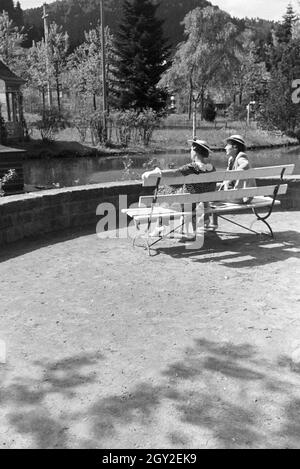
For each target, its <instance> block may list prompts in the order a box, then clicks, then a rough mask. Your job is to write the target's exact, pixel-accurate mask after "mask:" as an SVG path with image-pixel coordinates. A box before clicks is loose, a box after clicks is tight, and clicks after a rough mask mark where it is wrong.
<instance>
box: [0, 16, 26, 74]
mask: <svg viewBox="0 0 300 469" xmlns="http://www.w3.org/2000/svg"><path fill="white" fill-rule="evenodd" d="M23 40H24V34H23V33H22V32H20V31H19V28H18V27H17V26H14V24H13V21H12V20H11V19H10V18H9V16H8V13H7V12H6V11H4V12H3V13H1V14H0V59H1V60H3V62H5V63H6V65H8V66H12V67H13V65H14V62H15V58H16V57H17V56H18V55H19V52H20V50H21V44H22V42H23Z"/></svg>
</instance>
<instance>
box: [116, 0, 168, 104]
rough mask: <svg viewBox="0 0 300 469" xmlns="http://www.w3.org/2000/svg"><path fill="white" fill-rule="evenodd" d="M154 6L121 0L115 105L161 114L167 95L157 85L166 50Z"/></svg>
mask: <svg viewBox="0 0 300 469" xmlns="http://www.w3.org/2000/svg"><path fill="white" fill-rule="evenodd" d="M157 8H158V4H154V3H153V1H151V0H125V1H124V4H123V15H122V20H121V22H120V24H119V28H118V31H117V33H116V42H115V46H116V56H117V64H116V67H115V71H114V75H115V78H116V90H115V93H116V97H117V101H116V102H117V106H118V107H119V108H121V109H129V108H132V109H135V110H137V111H142V110H143V109H146V108H151V109H153V110H154V111H161V110H162V109H163V108H164V107H165V105H166V99H167V93H166V91H165V90H163V89H160V88H158V83H159V81H160V78H161V76H162V74H163V73H164V71H165V70H166V68H167V66H168V57H169V47H168V45H167V42H166V40H165V39H164V37H163V30H162V25H163V21H162V20H159V19H158V18H157V17H156V10H157Z"/></svg>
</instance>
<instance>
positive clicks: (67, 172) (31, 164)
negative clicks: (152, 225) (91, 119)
mask: <svg viewBox="0 0 300 469" xmlns="http://www.w3.org/2000/svg"><path fill="white" fill-rule="evenodd" d="M247 154H248V157H249V159H250V161H251V163H252V166H253V167H259V166H271V165H277V164H284V163H294V164H295V169H294V174H300V147H299V146H297V147H289V148H280V149H268V150H259V151H248V153H247ZM212 158H213V161H214V164H215V166H216V168H217V169H222V168H225V166H226V161H227V158H226V155H225V152H223V153H221V152H216V153H213V154H212ZM189 161H190V154H189V152H188V151H187V152H186V153H185V152H184V153H182V154H162V155H154V154H150V153H149V155H145V154H143V155H135V156H127V157H120V156H118V157H107V158H103V157H76V158H75V157H74V158H53V159H44V160H43V159H38V160H37V159H28V160H26V161H24V182H25V188H26V189H27V190H37V189H42V188H50V187H70V186H78V185H85V184H94V183H98V182H111V181H121V180H132V179H139V178H140V175H141V174H142V173H143V172H144V171H147V170H149V169H152V168H154V167H155V166H160V168H162V169H166V168H176V167H179V166H181V165H183V164H185V163H187V162H189Z"/></svg>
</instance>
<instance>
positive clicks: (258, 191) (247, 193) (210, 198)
mask: <svg viewBox="0 0 300 469" xmlns="http://www.w3.org/2000/svg"><path fill="white" fill-rule="evenodd" d="M275 187H276V186H261V187H249V188H243V189H232V190H228V191H215V192H204V193H203V194H170V195H159V196H158V197H157V202H158V203H163V202H166V203H168V204H170V205H171V204H172V203H179V204H189V203H190V204H192V203H199V202H222V201H230V200H237V199H242V198H244V197H257V196H265V195H273V193H274V190H275ZM287 187H288V186H287V184H282V185H281V186H280V187H279V191H278V194H279V195H282V194H285V193H286V191H287ZM152 200H153V197H151V196H142V197H140V200H139V206H144V207H150V206H151V203H152Z"/></svg>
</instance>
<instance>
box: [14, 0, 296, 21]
mask: <svg viewBox="0 0 300 469" xmlns="http://www.w3.org/2000/svg"><path fill="white" fill-rule="evenodd" d="M19 1H20V4H21V7H22V9H23V10H25V9H26V8H34V7H38V6H41V5H42V4H43V3H45V0H19ZM210 1H211V3H212V4H214V5H218V6H219V7H220V8H221V9H222V10H225V11H227V12H228V13H230V14H231V15H232V16H237V17H238V18H243V17H245V16H248V17H250V18H251V17H254V18H256V17H257V16H258V17H259V18H265V19H269V20H279V19H281V18H282V16H283V15H284V14H285V12H286V7H287V5H288V3H289V0H269V1H266V0H210ZM46 3H52V2H51V0H48V1H47V2H46ZM290 3H292V5H293V6H294V9H295V10H296V11H299V10H300V4H299V2H298V1H297V0H291V2H290Z"/></svg>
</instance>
